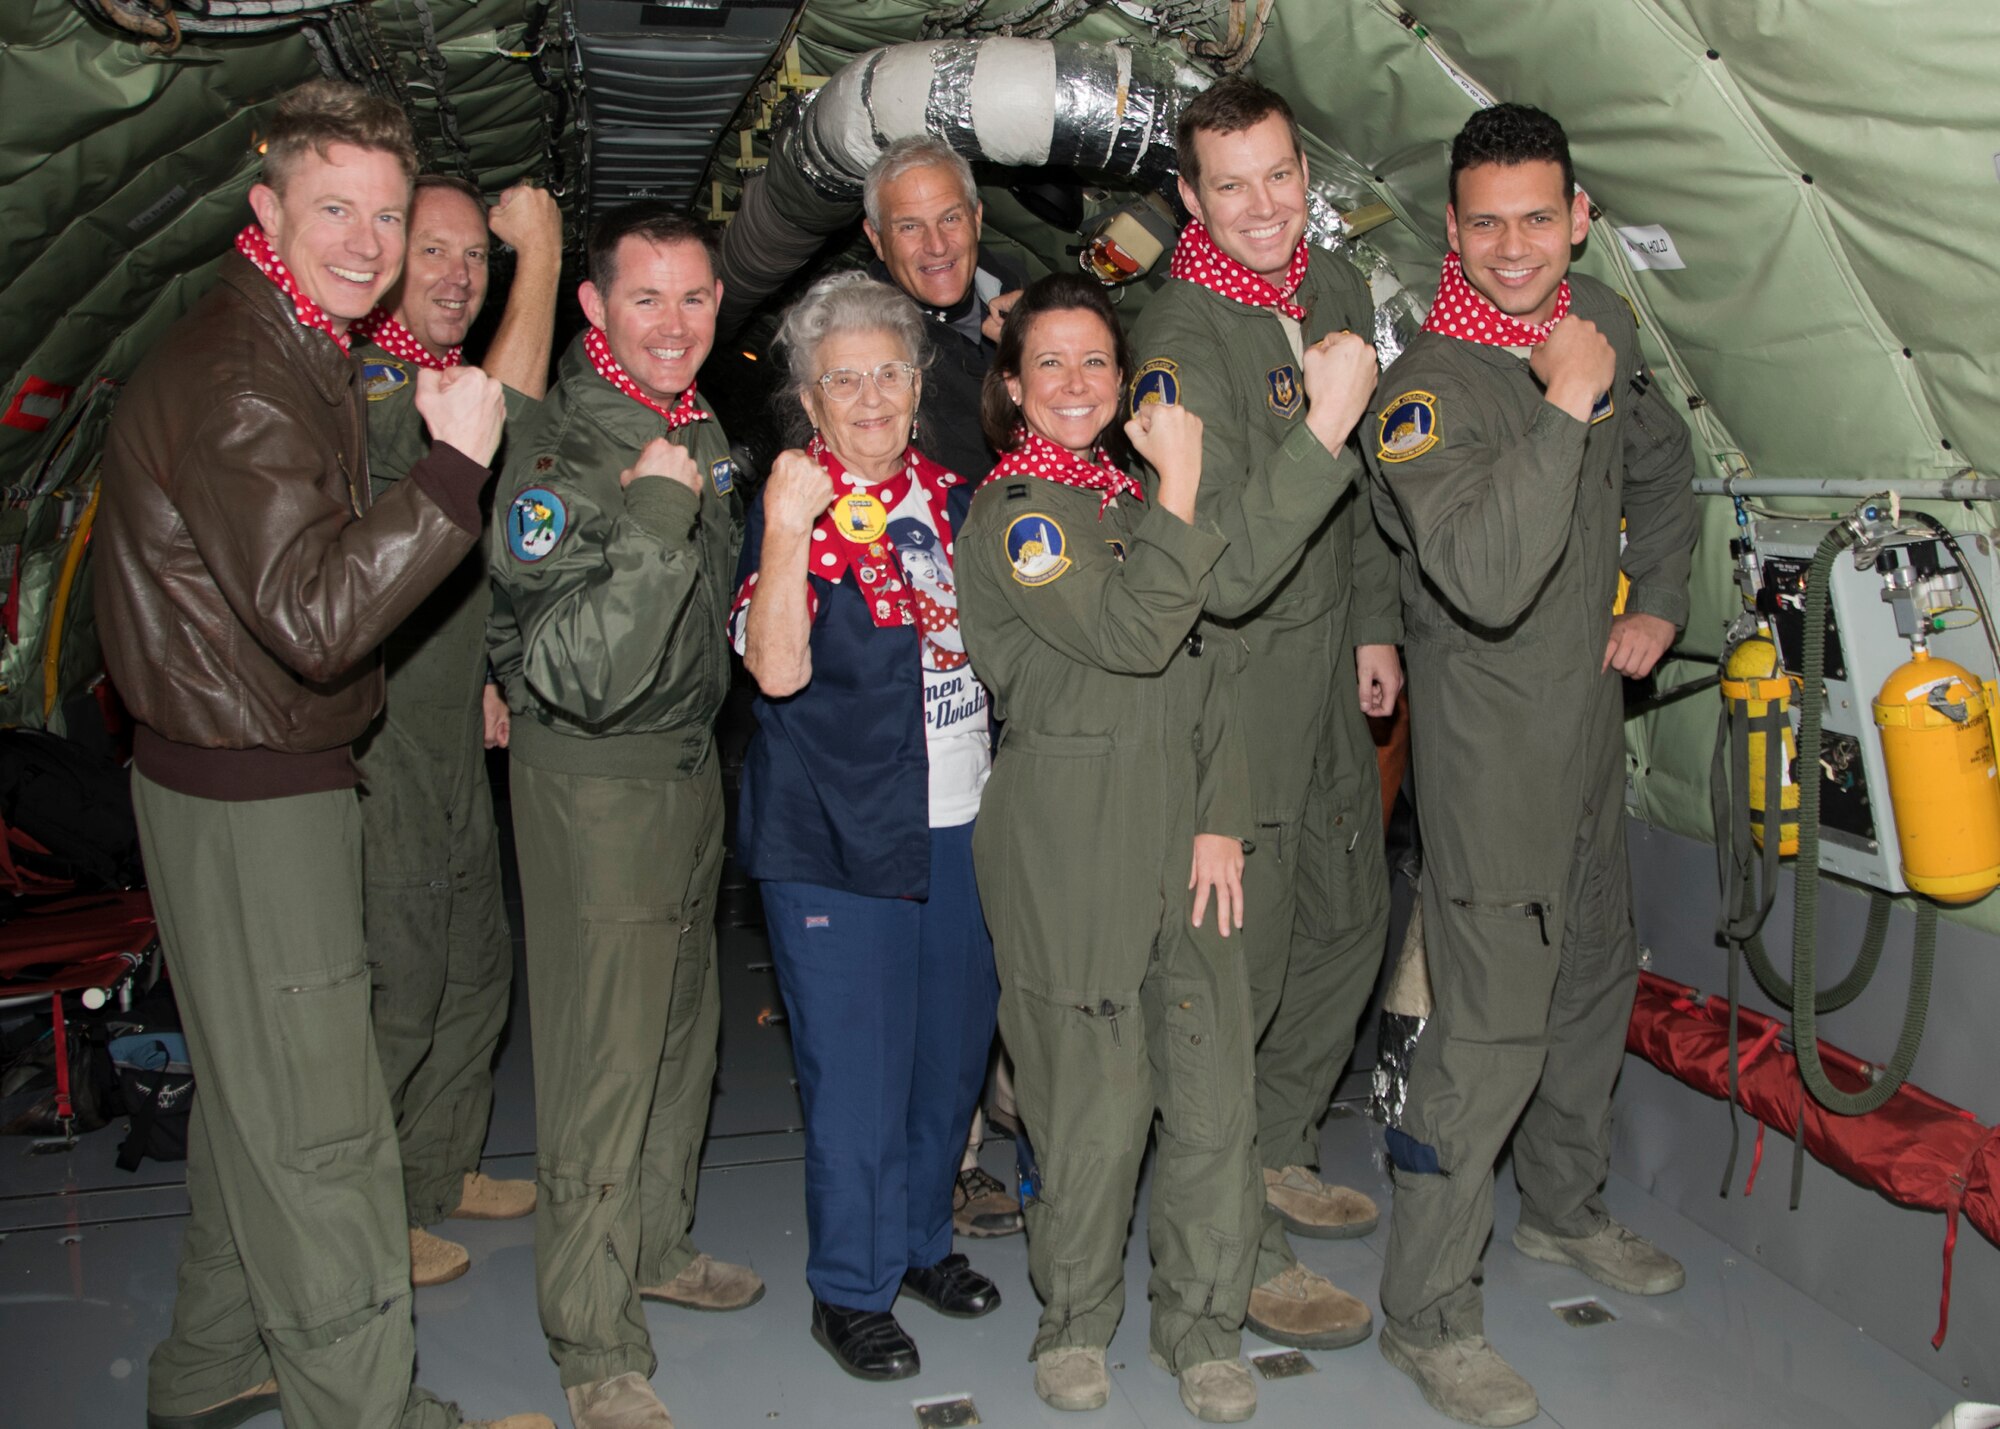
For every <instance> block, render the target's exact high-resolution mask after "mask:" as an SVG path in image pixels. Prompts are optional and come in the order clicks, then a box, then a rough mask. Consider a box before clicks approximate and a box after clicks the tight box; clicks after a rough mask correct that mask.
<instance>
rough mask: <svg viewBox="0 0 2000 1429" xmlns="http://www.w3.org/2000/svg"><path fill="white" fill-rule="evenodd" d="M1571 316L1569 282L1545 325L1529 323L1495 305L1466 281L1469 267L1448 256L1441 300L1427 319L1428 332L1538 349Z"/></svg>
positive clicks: (1558, 291)
mask: <svg viewBox="0 0 2000 1429" xmlns="http://www.w3.org/2000/svg"><path fill="white" fill-rule="evenodd" d="M1568 313H1569V280H1568V279H1566V278H1565V279H1564V280H1563V285H1562V286H1561V287H1560V288H1557V289H1556V310H1555V312H1554V313H1552V314H1550V316H1549V320H1548V321H1547V322H1545V323H1527V322H1522V321H1521V320H1520V319H1519V318H1511V317H1508V316H1507V314H1505V313H1503V312H1501V311H1500V309H1498V308H1496V307H1494V306H1493V304H1492V303H1491V302H1490V301H1489V300H1488V299H1487V298H1486V297H1485V296H1483V295H1482V294H1481V293H1480V292H1479V290H1478V289H1476V288H1474V287H1473V286H1472V284H1470V283H1469V282H1467V281H1466V279H1465V264H1464V263H1463V262H1461V261H1460V259H1459V256H1458V255H1457V254H1456V253H1447V254H1445V255H1444V275H1443V276H1442V277H1440V278H1439V279H1438V295H1437V301H1436V302H1434V303H1432V304H1431V315H1430V316H1429V317H1427V318H1425V319H1424V331H1425V332H1441V333H1443V334H1444V335H1445V336H1446V337H1455V338H1458V339H1460V340H1461V341H1464V342H1483V343H1485V344H1486V345H1487V346H1488V347H1536V346H1538V345H1540V344H1541V343H1544V342H1547V341H1548V340H1549V333H1550V332H1551V331H1552V330H1553V329H1554V328H1555V325H1556V324H1557V323H1559V322H1561V321H1562V320H1563V318H1564V317H1565V316H1566V315H1567V314H1568Z"/></svg>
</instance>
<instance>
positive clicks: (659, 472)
mask: <svg viewBox="0 0 2000 1429" xmlns="http://www.w3.org/2000/svg"><path fill="white" fill-rule="evenodd" d="M648 476H663V477H665V478H666V479H667V480H668V481H678V482H679V483H680V484H681V485H682V486H685V487H686V488H687V489H688V490H689V491H692V492H693V493H694V494H695V495H697V496H699V495H701V470H700V468H698V467H697V466H696V465H695V464H694V458H693V457H691V456H689V455H688V449H687V448H686V447H684V446H682V445H681V444H680V443H679V442H670V441H668V440H667V439H666V438H665V437H654V438H653V439H652V440H651V441H650V442H647V443H646V445H645V446H644V447H643V448H641V449H640V452H639V458H638V460H637V461H635V462H633V463H632V464H631V465H630V466H628V467H626V468H625V470H623V471H621V472H619V473H618V485H619V486H620V487H627V486H630V485H631V484H632V483H633V482H635V481H638V480H639V479H640V478H642V477H648Z"/></svg>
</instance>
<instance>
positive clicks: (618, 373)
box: [583, 327, 709, 432]
mask: <svg viewBox="0 0 2000 1429" xmlns="http://www.w3.org/2000/svg"><path fill="white" fill-rule="evenodd" d="M583 351H584V355H585V356H586V357H588V358H589V359H590V365H591V366H592V367H594V368H596V369H597V375H598V376H599V377H602V378H603V379H604V380H605V381H606V382H609V383H610V384H611V385H612V386H613V387H616V388H617V389H618V390H619V391H620V392H623V393H624V394H625V395H626V396H627V397H630V398H631V399H632V400H633V401H634V402H637V403H638V404H639V405H640V406H642V407H651V408H652V409H653V410H654V411H655V412H658V413H659V414H660V415H661V416H662V417H665V418H666V419H667V430H668V431H670V432H676V431H679V430H680V429H681V428H682V427H685V426H686V425H687V424H688V423H690V422H706V421H707V420H708V419H709V417H708V413H706V412H704V411H702V410H701V408H699V407H697V406H695V404H694V383H692V382H690V383H688V385H687V391H685V392H683V393H681V399H680V401H678V402H676V403H674V405H673V410H672V411H669V410H668V409H667V408H665V407H662V406H661V405H660V404H659V403H658V402H655V401H654V400H653V399H652V398H651V397H648V396H647V395H646V394H645V393H644V392H642V391H640V390H639V384H638V383H636V382H634V381H633V380H632V374H631V373H629V372H627V371H626V370H625V365H624V364H623V363H621V362H620V361H619V360H618V359H617V358H616V357H613V356H612V355H611V339H610V338H608V337H606V336H605V335H604V329H603V328H601V327H594V328H592V329H591V330H590V331H589V332H588V333H586V334H585V335H584V339H583Z"/></svg>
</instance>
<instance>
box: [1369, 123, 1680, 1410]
mask: <svg viewBox="0 0 2000 1429" xmlns="http://www.w3.org/2000/svg"><path fill="white" fill-rule="evenodd" d="M1451 182H1452V202H1451V206H1450V207H1449V208H1448V209H1447V210H1446V211H1445V224H1446V232H1447V234H1448V236H1449V238H1450V241H1451V248H1452V252H1451V253H1450V254H1449V255H1448V256H1447V257H1446V260H1445V269H1444V274H1443V279H1442V281H1441V283H1440V285H1439V289H1438V298H1437V301H1436V303H1435V304H1434V305H1433V306H1432V308H1431V313H1430V317H1429V318H1428V319H1427V320H1426V321H1425V324H1424V331H1423V332H1422V333H1419V334H1418V335H1417V336H1416V337H1415V338H1414V339H1413V340H1412V341H1411V343H1410V345H1409V347H1408V348H1407V349H1406V350H1405V352H1404V353H1403V355H1402V357H1401V358H1400V359H1398V360H1397V362H1396V363H1395V365H1394V366H1392V367H1391V368H1390V369H1389V371H1388V372H1387V373H1386V374H1384V376H1383V379H1382V386H1381V392H1380V399H1379V400H1378V402H1377V404H1376V405H1377V409H1378V414H1379V415H1378V418H1377V421H1376V422H1375V423H1374V424H1372V425H1373V426H1374V427H1375V430H1374V431H1372V432H1370V433H1368V434H1367V435H1368V436H1369V437H1370V438H1371V440H1369V441H1368V442H1367V446H1368V449H1369V451H1370V452H1371V453H1372V456H1373V461H1372V465H1373V467H1374V474H1375V481H1374V483H1373V497H1374V502H1375V509H1376V512H1377V514H1378V515H1379V517H1380V518H1381V520H1382V523H1383V526H1384V528H1385V529H1386V530H1387V532H1388V535H1389V539H1390V540H1391V541H1392V542H1394V543H1395V544H1396V545H1397V546H1398V547H1400V548H1401V549H1402V552H1403V560H1402V566H1403V581H1402V586H1403V604H1404V620H1405V624H1406V627H1407V632H1408V648H1409V655H1410V716H1411V719H1412V720H1413V722H1414V723H1413V729H1412V733H1413V747H1414V749H1415V753H1416V771H1415V774H1416V789H1417V812H1418V817H1419V819H1420V821H1421V825H1422V828H1423V832H1424V852H1425V865H1426V866H1425V877H1424V885H1423V917H1424V938H1425V944H1426V950H1427V953H1428V959H1429V970H1430V980H1431V988H1432V994H1433V999H1434V1010H1433V1012H1432V1015H1431V1017H1430V1019H1429V1021H1428V1022H1427V1023H1426V1024H1425V1026H1424V1029H1423V1033H1422V1035H1421V1036H1420V1037H1419V1039H1418V1041H1417V1047H1416V1052H1415V1058H1414V1063H1413V1066H1412V1069H1411V1073H1410V1086H1409V1093H1408V1097H1407V1100H1406V1102H1405V1104H1404V1107H1403V1109H1402V1111H1401V1113H1400V1114H1399V1116H1398V1118H1397V1121H1396V1124H1395V1125H1394V1126H1392V1127H1391V1128H1390V1130H1389V1132H1388V1142H1389V1155H1390V1159H1391V1162H1392V1163H1393V1166H1394V1174H1395V1181H1396V1195H1395V1204H1394V1208H1393V1212H1392V1215H1391V1220H1390V1229H1389V1249H1388V1257H1387V1259H1388V1263H1387V1265H1386V1267H1385V1268H1384V1271H1383V1276H1382V1313H1383V1315H1384V1317H1385V1320H1386V1323H1385V1325H1384V1327H1383V1331H1382V1337H1381V1347H1382V1353H1383V1356H1384V1357H1385V1358H1387V1359H1388V1360H1389V1362H1390V1363H1391V1364H1394V1365H1395V1366H1396V1367H1397V1368H1399V1369H1401V1370H1402V1371H1404V1373H1406V1374H1408V1375H1409V1376H1410V1377H1411V1378H1412V1379H1414V1380H1415V1381H1416V1382H1417V1385H1418V1387H1419V1388H1420V1389H1421V1390H1422V1391H1423V1394H1424V1398H1425V1399H1427V1400H1428V1401H1430V1403H1431V1405H1432V1407H1433V1408H1435V1409H1438V1410H1440V1411H1441V1412H1443V1413H1445V1414H1448V1415H1450V1416H1451V1417H1453V1418H1455V1419H1460V1420H1463V1421H1464V1422H1466V1423H1468V1424H1491V1425H1505V1424H1519V1423H1522V1422H1524V1421H1526V1420H1529V1419H1532V1418H1534V1417H1535V1415H1536V1413H1537V1412H1538V1405H1537V1402H1536V1398H1535V1393H1534V1390H1533V1389H1531V1388H1530V1387H1529V1386H1528V1383H1527V1382H1526V1381H1525V1380H1523V1379H1522V1378H1521V1377H1520V1376H1519V1375H1518V1374H1516V1373H1515V1372H1514V1371H1513V1369H1512V1368H1510V1367H1509V1366H1508V1364H1507V1363H1506V1361H1505V1360H1503V1359H1502V1358H1501V1357H1500V1356H1499V1355H1498V1354H1497V1353H1496V1352H1495V1351H1494V1350H1493V1348H1492V1347H1491V1346H1490V1345H1489V1344H1488V1343H1487V1342H1486V1339H1485V1324H1484V1317H1483V1310H1482V1304H1481V1298H1480V1291H1479V1287H1478V1285H1477V1284H1476V1283H1475V1281H1476V1277H1477V1275H1478V1271H1479V1260H1480V1255H1481V1251H1482V1248H1483V1247H1484V1245H1485V1243H1486V1239H1487V1236H1488V1234H1489V1232H1490V1231H1491V1229H1492V1225H1493V1163H1494V1161H1495V1159H1496V1158H1497V1157H1498V1155H1499V1153H1500V1148H1501V1145H1502V1143H1503V1142H1505V1141H1506V1139H1507V1137H1508V1135H1509V1133H1510V1132H1511V1133H1513V1136H1514V1172H1515V1177H1516V1179H1517V1180H1518V1181H1519V1182H1520V1186H1521V1219H1520V1224H1519V1226H1518V1227H1517V1228H1516V1229H1515V1231H1514V1244H1515V1246H1516V1247H1518V1248H1519V1249H1520V1250H1521V1251H1523V1252H1524V1253H1525V1254H1527V1255H1530V1256H1533V1257H1534V1258H1535V1259H1537V1260H1546V1261H1553V1262H1555V1263H1557V1264H1562V1265H1570V1266H1574V1267H1575V1268H1577V1269H1579V1270H1582V1271H1583V1272H1584V1273H1585V1274H1587V1275H1590V1276H1592V1277H1594V1278H1596V1279H1598V1280H1600V1281H1602V1282H1603V1283H1605V1284H1607V1285H1610V1286H1612V1287H1614V1288H1615V1289H1618V1290H1622V1291H1625V1292H1627V1293H1629V1294H1634V1295H1658V1294H1664V1293H1666V1292H1667V1291H1670V1290H1675V1289H1678V1288H1679V1287H1680V1285H1681V1284H1682V1282H1683V1280H1684V1278H1685V1277H1684V1275H1683V1273H1682V1270H1681V1267H1680V1265H1679V1264H1678V1263H1677V1262H1676V1261H1674V1260H1673V1258H1672V1257H1670V1256H1668V1255H1666V1254H1665V1253H1664V1252H1662V1251H1660V1250H1658V1249H1656V1248H1655V1247H1653V1246H1652V1245H1650V1244H1649V1243H1647V1242H1646V1241H1645V1240H1643V1239H1641V1238H1640V1237H1639V1236H1637V1235H1635V1234H1633V1233H1632V1232H1631V1231H1629V1230H1627V1229H1626V1228H1625V1227H1624V1226H1622V1225H1620V1224H1618V1222H1616V1221H1614V1220H1612V1219H1611V1217H1610V1216H1609V1214H1608V1213H1607V1212H1606V1210H1605V1208H1604V1202H1603V1200H1602V1199H1601V1198H1600V1196H1599V1194H1598V1192H1599V1188H1600V1186H1601V1185H1602V1184H1603V1181H1604V1177H1605V1173H1606V1171H1607V1169H1608V1167H1609V1164H1610V1117H1611V1087H1612V1083H1613V1082H1614V1081H1615V1080H1616V1078H1617V1075H1618V1067H1619V1062H1620V1060H1621V1058H1622V1056H1623V1053H1624V1047H1625V1027H1626V1023H1627V1021H1628V1020H1629V1018H1630V1016H1631V1010H1632V995H1633V989H1634V987H1635V985H1636V982H1637V978H1638V946H1637V941H1636V939H1635V937H1634V934H1633V931H1632V914H1631V880H1630V875H1629V872H1628V870H1627V868H1626V863H1625V814H1624V809H1623V792H1624V777H1625V744H1624V734H1623V717H1624V709H1623V695H1624V690H1623V681H1622V679H1621V678H1620V677H1621V676H1623V677H1630V678H1633V679H1638V678H1643V677H1644V676H1646V675H1647V674H1649V673H1651V671H1652V669H1653V666H1654V665H1655V664H1656V663H1657V662H1658V660H1659V658H1660V656H1661V655H1663V654H1664V653H1665V652H1666V650H1667V647H1668V646H1669V645H1671V644H1672V643H1673V640H1674V634H1675V630H1676V627H1677V626H1678V625H1679V624H1680V623H1681V622H1683V621H1685V620H1686V618H1687V611H1688V596H1687V580H1688V567H1689V560H1690V553H1691V552H1692V550H1693V546H1694V538H1695V515H1694V500H1693V496H1692V494H1691V492H1690V488H1689V479H1690V478H1691V477H1692V475H1693V470H1692V463H1691V461H1690V457H1689V443H1688V432H1687V427H1686V425H1685V424H1684V423H1683V422H1682V421H1681V419H1680V417H1679V416H1678V415H1677V414H1676V413H1675V412H1674V411H1673V409H1672V408H1671V407H1669V406H1668V405H1667V404H1666V402H1665V401H1664V400H1663V399H1662V398H1661V396H1660V394H1659V392H1658V391H1657V390H1655V389H1654V388H1653V387H1652V385H1651V379H1650V376H1649V374H1648V373H1647V371H1646V368H1645V365H1644V363H1643V361H1642V360H1641V358H1640V355H1639V350H1638V334H1637V328H1636V324H1635V323H1634V320H1633V315H1632V312H1631V310H1630V308H1629V307H1628V306H1627V304H1626V303H1625V302H1624V301H1623V300H1622V299H1621V298H1620V297H1619V295H1618V294H1616V293H1614V292H1613V291H1612V290H1611V289H1609V288H1607V287H1605V286H1604V285H1603V284H1601V283H1598V282H1595V281H1593V280H1591V279H1589V278H1584V277H1569V278H1567V279H1566V278H1565V275H1566V273H1567V271H1568V268H1569V259H1570V251H1571V247H1572V245H1574V244H1578V243H1581V242H1582V241H1583V240H1584V238H1585V236H1586V235H1587V234H1588V232H1589V227H1590V204H1589V200H1588V199H1587V198H1586V197H1585V195H1584V194H1582V193H1581V192H1579V191H1578V190H1577V188H1576V180H1575V174H1574V171H1573V170H1572V168H1571V166H1570V157H1569V144H1568V141H1567V139H1566V138H1565V137H1564V135H1563V131H1562V127H1561V126H1560V125H1558V124H1557V123H1556V122H1555V120H1553V119H1551V118H1550V117H1549V116H1548V115H1546V114H1544V113H1542V112H1541V111H1540V110H1538V109H1530V108H1527V107H1525V106H1521V105H1513V104H1502V105H1498V106H1495V107H1494V108H1491V109H1486V110H1482V111H1481V112H1480V113H1478V114H1476V115H1474V116H1473V117H1472V118H1471V119H1470V120H1468V121H1467V122H1466V125H1465V128H1464V129H1463V130H1461V131H1460V133H1459V135H1458V138H1457V140H1456V141H1455V142H1454V144H1453V146H1452V158H1451ZM1621 518H1622V520H1623V521H1624V523H1625V525H1626V528H1627V529H1626V539H1625V545H1624V551H1623V555H1622V557H1621V555H1620V536H1619V524H1620V520H1621ZM1621 565H1622V567H1623V570H1624V573H1625V574H1626V575H1627V576H1628V577H1629V579H1630V581H1631V586H1630V591H1629V594H1628V595H1627V596H1626V598H1625V600H1624V602H1623V607H1622V610H1621V611H1619V613H1616V614H1614V606H1615V605H1616V604H1617V602H1618V587H1619V573H1620V568H1621ZM1517 1123H1518V1129H1517Z"/></svg>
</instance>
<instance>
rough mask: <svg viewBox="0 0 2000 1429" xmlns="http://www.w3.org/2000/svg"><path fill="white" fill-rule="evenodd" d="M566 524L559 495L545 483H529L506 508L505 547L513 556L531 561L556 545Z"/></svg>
mask: <svg viewBox="0 0 2000 1429" xmlns="http://www.w3.org/2000/svg"><path fill="white" fill-rule="evenodd" d="M568 528H569V512H568V511H567V510H566V509H565V508H564V506H563V504H562V498H561V497H560V496H557V495H556V494H555V493H554V492H553V491H550V490H549V489H548V488H547V487H546V486H531V487H529V488H528V489H527V490H525V491H523V492H522V493H521V494H520V495H519V496H516V497H515V498H514V502H513V505H511V506H509V507H508V508H507V549H508V551H509V552H511V553H512V555H513V557H514V559H515V560H517V561H520V562H522V563H524V564H526V565H533V564H534V563H535V562H536V561H539V560H540V559H542V557H544V556H546V555H547V554H548V553H549V552H550V551H553V550H554V549H555V548H556V542H558V541H560V540H561V539H562V535H563V532H564V531H565V530H567V529H568Z"/></svg>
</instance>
